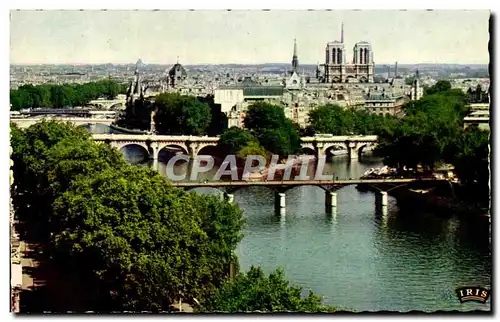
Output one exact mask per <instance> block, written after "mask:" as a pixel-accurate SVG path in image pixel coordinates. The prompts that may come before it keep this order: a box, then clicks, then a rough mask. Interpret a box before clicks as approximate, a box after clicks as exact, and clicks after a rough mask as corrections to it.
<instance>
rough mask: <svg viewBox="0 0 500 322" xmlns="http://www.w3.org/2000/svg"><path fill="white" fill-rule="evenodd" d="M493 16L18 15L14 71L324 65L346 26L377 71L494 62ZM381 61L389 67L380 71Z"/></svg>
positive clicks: (348, 38)
mask: <svg viewBox="0 0 500 322" xmlns="http://www.w3.org/2000/svg"><path fill="white" fill-rule="evenodd" d="M489 17H490V12H489V11H487V10H453V11H452V10H447V11H443V10H434V11H420V10H419V11H417V10H411V11H388V10H384V11H382V10H378V11H370V10H363V11H360V10H357V11H347V10H345V11H344V10H336V11H319V10H315V11H303V10H293V11H289V10H281V11H280V10H271V11H255V10H249V11H246V10H235V11H222V10H215V11H201V10H200V11H187V10H181V11H131V10H108V11H92V10H85V11H72V10H65V11H24V10H23V11H11V15H10V28H11V31H10V38H11V41H10V59H11V65H49V64H53V65H97V64H116V65H123V64H134V63H135V62H136V61H137V60H138V59H139V58H140V59H142V61H143V62H144V63H145V64H152V65H171V64H173V63H175V62H176V61H177V57H179V62H180V63H181V64H184V65H229V64H234V65H261V64H282V63H285V64H286V63H290V61H291V59H292V52H293V40H294V38H296V39H297V47H298V57H299V64H304V65H314V64H316V63H318V62H319V63H320V64H321V63H323V62H324V50H325V46H326V43H327V42H329V41H334V40H340V30H341V27H340V26H341V23H342V22H343V23H344V39H345V41H344V43H345V47H346V50H347V61H351V59H352V47H353V46H354V44H355V43H356V42H358V41H368V42H370V43H371V45H372V49H373V52H374V61H375V64H376V65H389V64H394V62H396V61H398V64H400V65H405V64H406V65H416V64H422V65H423V64H456V65H487V64H488V63H489V52H488V41H489V37H490V36H489V30H488V28H489ZM379 61H380V63H378V62H379Z"/></svg>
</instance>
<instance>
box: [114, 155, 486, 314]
mask: <svg viewBox="0 0 500 322" xmlns="http://www.w3.org/2000/svg"><path fill="white" fill-rule="evenodd" d="M122 152H123V153H124V155H125V157H126V158H127V160H129V161H130V162H132V163H142V164H143V165H144V166H148V165H149V164H150V163H148V161H143V153H142V151H141V149H140V148H139V147H130V148H126V150H125V151H122ZM160 157H161V156H160ZM164 161H165V160H160V163H159V171H160V172H161V173H163V174H165V167H166V165H165V162H164ZM379 166H382V163H381V161H380V160H378V159H376V158H374V157H371V156H362V158H361V159H360V160H355V161H349V160H348V158H347V157H346V156H339V157H334V159H333V160H332V161H331V162H329V163H328V164H327V167H326V169H325V173H334V174H335V176H338V177H339V179H344V178H357V177H359V176H360V175H362V173H363V172H364V171H366V169H368V168H372V167H379ZM214 171H215V170H214ZM209 175H210V174H209ZM195 191H197V192H199V193H208V194H214V193H219V192H217V190H214V189H204V188H199V189H195ZM337 198H338V199H337V200H338V201H337V202H338V206H337V211H336V212H335V213H333V214H328V213H326V211H325V206H324V204H325V202H324V192H323V190H321V189H320V188H317V187H308V186H307V187H297V188H294V189H292V190H289V191H287V193H286V214H285V215H276V214H275V210H274V193H273V192H272V191H271V190H269V189H267V188H265V187H253V188H245V189H241V190H239V191H237V192H236V193H235V194H234V202H235V203H237V204H238V205H239V206H240V208H241V209H242V210H243V212H244V216H245V217H246V218H247V224H246V227H245V229H244V234H245V237H244V238H243V240H242V241H241V242H240V245H239V247H238V249H237V255H238V257H239V261H240V265H241V269H242V270H244V271H245V270H247V269H248V268H249V267H250V266H251V265H258V266H261V267H262V268H263V269H264V270H265V271H266V272H267V273H269V272H271V271H273V270H274V269H276V268H277V267H282V268H283V269H284V271H285V275H286V277H287V279H288V280H290V282H291V283H293V284H296V285H300V286H302V287H304V290H305V291H307V290H309V289H312V290H313V291H314V292H316V293H317V294H319V295H321V296H323V297H324V303H326V304H329V305H333V306H339V307H343V308H346V309H349V310H355V311H380V310H387V311H411V310H419V311H428V312H432V311H436V310H464V311H467V310H474V309H478V310H490V300H488V302H487V303H486V304H480V303H474V302H468V303H464V304H461V303H460V302H459V301H458V299H457V297H456V295H455V289H456V288H457V287H463V286H476V285H479V286H483V287H487V288H490V287H491V272H492V264H491V263H492V259H491V253H490V249H489V233H488V226H487V225H485V224H484V221H480V220H479V219H478V220H477V221H470V220H469V221H465V220H463V219H458V218H456V217H454V216H453V215H450V216H449V217H447V218H442V217H441V218H440V217H438V216H436V215H434V214H428V213H421V212H415V213H409V212H402V211H400V210H399V209H398V206H397V203H396V200H395V199H393V198H391V197H389V206H388V209H387V212H385V213H382V211H381V210H377V209H376V207H375V195H374V194H373V193H372V192H360V191H358V190H357V189H356V188H355V186H347V187H344V188H342V189H340V190H338V191H337ZM486 223H487V221H486Z"/></svg>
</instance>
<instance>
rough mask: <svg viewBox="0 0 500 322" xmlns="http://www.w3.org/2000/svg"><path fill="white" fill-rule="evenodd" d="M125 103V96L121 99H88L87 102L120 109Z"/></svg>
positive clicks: (105, 107) (104, 107)
mask: <svg viewBox="0 0 500 322" xmlns="http://www.w3.org/2000/svg"><path fill="white" fill-rule="evenodd" d="M126 103H127V100H126V98H123V99H118V98H117V99H114V100H102V99H101V100H93V101H90V102H89V104H91V105H95V106H99V107H101V108H103V109H118V110H122V109H124V108H125V106H126Z"/></svg>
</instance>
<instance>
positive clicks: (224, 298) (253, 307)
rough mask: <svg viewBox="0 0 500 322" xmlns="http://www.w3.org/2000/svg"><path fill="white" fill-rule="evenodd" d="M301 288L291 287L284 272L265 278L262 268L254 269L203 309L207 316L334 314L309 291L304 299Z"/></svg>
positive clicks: (221, 290) (330, 308)
mask: <svg viewBox="0 0 500 322" xmlns="http://www.w3.org/2000/svg"><path fill="white" fill-rule="evenodd" d="M301 292H302V288H301V287H298V286H291V285H290V283H289V282H288V281H287V280H286V279H285V276H284V272H283V270H282V269H277V270H276V271H274V272H272V273H271V274H269V276H266V275H265V274H264V272H263V271H262V269H261V268H260V267H259V268H258V267H253V266H252V267H251V268H250V270H249V271H248V272H247V273H246V274H239V275H238V276H236V277H235V278H234V279H233V280H231V281H228V282H227V283H225V284H224V285H223V286H222V287H221V288H220V289H219V290H218V291H217V293H216V294H215V296H214V297H213V298H212V299H211V300H210V301H209V302H208V303H207V304H206V305H205V306H204V307H203V308H202V311H204V312H230V313H237V312H255V311H260V312H334V311H336V309H335V308H333V307H328V306H326V305H322V304H321V297H319V296H318V295H316V294H314V293H313V292H312V291H309V295H308V296H307V297H301Z"/></svg>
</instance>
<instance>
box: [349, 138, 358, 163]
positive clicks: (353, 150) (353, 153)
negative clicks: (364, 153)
mask: <svg viewBox="0 0 500 322" xmlns="http://www.w3.org/2000/svg"><path fill="white" fill-rule="evenodd" d="M346 145H347V148H348V149H349V150H348V151H349V160H356V159H358V158H359V154H358V152H359V151H358V149H357V147H358V145H357V144H356V143H354V142H348V143H347V144H346Z"/></svg>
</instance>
